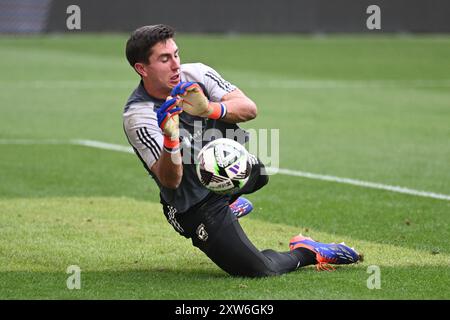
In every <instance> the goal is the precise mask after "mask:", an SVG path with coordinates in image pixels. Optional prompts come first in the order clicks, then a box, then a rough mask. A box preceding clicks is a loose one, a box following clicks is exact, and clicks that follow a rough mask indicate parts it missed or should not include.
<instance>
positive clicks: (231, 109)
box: [210, 98, 257, 123]
mask: <svg viewBox="0 0 450 320" xmlns="http://www.w3.org/2000/svg"><path fill="white" fill-rule="evenodd" d="M210 103H214V104H216V103H217V104H220V102H210ZM222 103H224V104H225V105H226V108H227V113H226V115H225V117H224V118H222V119H221V120H222V121H225V122H229V123H239V122H245V121H249V120H252V119H255V118H256V115H257V108H256V105H255V103H254V102H253V101H251V100H250V99H246V98H236V99H231V100H227V101H223V102H222Z"/></svg>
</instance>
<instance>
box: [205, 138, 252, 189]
mask: <svg viewBox="0 0 450 320" xmlns="http://www.w3.org/2000/svg"><path fill="white" fill-rule="evenodd" d="M251 169H252V167H251V164H250V162H249V154H248V152H247V150H246V149H245V148H244V146H242V145H241V144H240V143H238V142H236V141H234V140H232V139H227V138H220V139H216V140H213V141H211V142H209V143H208V144H207V145H206V146H204V147H203V148H202V150H201V151H200V153H199V154H198V163H197V176H198V178H199V179H200V182H201V183H202V185H204V186H205V187H206V188H207V189H209V190H211V191H214V192H216V193H221V194H231V193H234V192H236V191H238V190H240V189H242V188H243V187H244V185H245V184H246V183H247V181H248V179H249V176H250V171H251Z"/></svg>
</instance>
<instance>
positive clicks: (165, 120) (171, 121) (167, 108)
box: [156, 97, 183, 153]
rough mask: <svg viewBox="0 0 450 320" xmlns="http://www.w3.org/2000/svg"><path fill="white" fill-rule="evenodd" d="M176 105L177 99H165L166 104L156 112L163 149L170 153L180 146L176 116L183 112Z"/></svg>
mask: <svg viewBox="0 0 450 320" xmlns="http://www.w3.org/2000/svg"><path fill="white" fill-rule="evenodd" d="M177 104H178V99H177V98H172V97H167V100H166V102H164V103H163V104H162V105H161V106H160V107H159V109H158V110H157V111H156V117H157V119H158V125H159V127H160V128H161V130H162V132H163V135H164V149H165V150H166V151H168V152H171V153H174V152H176V151H178V149H179V146H180V140H179V136H180V128H179V118H178V114H179V113H181V112H182V111H183V110H182V109H181V108H180V107H178V106H177Z"/></svg>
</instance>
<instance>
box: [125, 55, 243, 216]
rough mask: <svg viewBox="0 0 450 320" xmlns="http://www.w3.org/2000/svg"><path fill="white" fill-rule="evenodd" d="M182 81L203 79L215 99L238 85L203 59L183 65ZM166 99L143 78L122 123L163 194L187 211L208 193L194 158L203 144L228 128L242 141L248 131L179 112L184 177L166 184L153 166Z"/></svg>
mask: <svg viewBox="0 0 450 320" xmlns="http://www.w3.org/2000/svg"><path fill="white" fill-rule="evenodd" d="M181 81H193V82H198V83H200V85H201V86H202V88H203V90H204V91H205V94H206V96H207V97H208V99H209V100H210V101H216V102H218V101H221V99H222V97H223V96H224V95H225V94H227V93H229V92H231V91H233V90H234V89H235V88H236V87H235V86H234V85H232V84H231V83H229V82H228V81H226V80H224V79H223V78H222V77H221V76H220V75H219V74H218V73H217V72H216V71H215V70H214V69H212V68H210V67H208V66H206V65H204V64H201V63H190V64H183V65H181ZM163 103H164V100H160V99H157V98H154V97H151V96H150V95H149V94H148V93H147V91H146V90H145V88H144V86H143V83H142V81H141V83H140V84H139V86H138V87H137V88H136V89H135V90H134V91H133V93H132V94H131V96H130V97H129V98H128V101H127V103H126V105H125V109H124V113H123V126H124V130H125V134H126V135H127V138H128V141H129V143H130V144H131V146H132V147H133V149H134V151H135V153H136V155H137V156H138V157H139V159H140V160H141V161H142V163H143V165H144V167H145V169H146V170H147V172H148V173H149V174H150V175H151V176H152V177H153V178H154V180H155V181H156V183H157V184H158V187H159V189H160V191H161V197H162V198H163V199H164V201H165V202H167V203H168V204H169V205H171V206H173V207H174V208H175V209H176V210H177V211H179V212H185V211H187V210H188V209H189V208H190V207H192V206H194V205H195V204H197V203H199V202H200V201H201V200H202V199H204V198H205V197H206V196H207V195H208V193H209V191H208V190H207V189H206V188H205V187H203V186H202V185H201V184H200V181H199V179H198V178H197V174H196V168H195V158H196V155H197V154H198V152H199V151H200V149H201V147H202V146H204V145H205V144H206V143H207V142H209V141H210V140H213V139H216V138H220V137H221V136H219V135H220V134H221V135H222V137H225V136H226V134H227V135H229V134H230V131H228V132H227V130H229V129H232V130H233V132H234V133H233V134H234V135H235V136H238V137H239V140H240V142H241V143H243V142H244V141H242V137H243V136H246V135H245V131H243V130H241V129H239V127H238V126H237V125H235V124H228V123H225V122H223V121H219V120H211V119H205V118H201V117H196V116H191V115H189V114H188V113H186V112H182V113H181V114H180V142H181V144H180V146H181V152H182V156H183V178H182V180H181V183H180V186H179V187H178V188H177V189H175V190H173V189H169V188H165V187H164V186H162V185H161V183H160V182H159V180H158V178H157V177H156V176H155V175H154V174H153V173H152V172H151V170H150V168H151V167H152V166H153V164H154V163H155V162H156V161H157V160H158V159H159V157H160V155H161V151H162V148H163V135H162V132H161V129H160V128H159V126H158V121H157V117H156V110H157V109H158V108H159V107H160V106H161V105H162V104H163ZM208 129H209V130H208ZM217 130H218V131H220V132H218V131H217Z"/></svg>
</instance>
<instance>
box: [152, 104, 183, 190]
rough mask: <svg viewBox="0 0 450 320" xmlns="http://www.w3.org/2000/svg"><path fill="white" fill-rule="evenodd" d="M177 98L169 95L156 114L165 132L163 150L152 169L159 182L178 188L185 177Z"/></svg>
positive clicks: (179, 110)
mask: <svg viewBox="0 0 450 320" xmlns="http://www.w3.org/2000/svg"><path fill="white" fill-rule="evenodd" d="M177 103H178V100H177V98H172V97H167V100H166V102H165V103H164V104H162V105H161V106H160V107H159V109H158V111H157V112H156V116H157V119H158V126H159V127H160V128H161V131H162V133H163V137H164V138H163V139H164V140H163V146H164V147H163V150H162V152H161V156H160V157H159V159H158V160H157V161H156V162H155V163H154V164H153V166H152V167H151V169H150V170H152V172H153V173H154V174H155V175H156V177H157V178H158V180H159V182H160V183H161V184H162V185H163V186H164V187H166V188H169V189H176V188H178V186H179V185H180V183H181V179H182V178H183V164H182V159H181V154H180V140H179V136H180V133H179V118H178V114H179V113H180V112H181V111H182V110H181V108H180V107H177Z"/></svg>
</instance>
